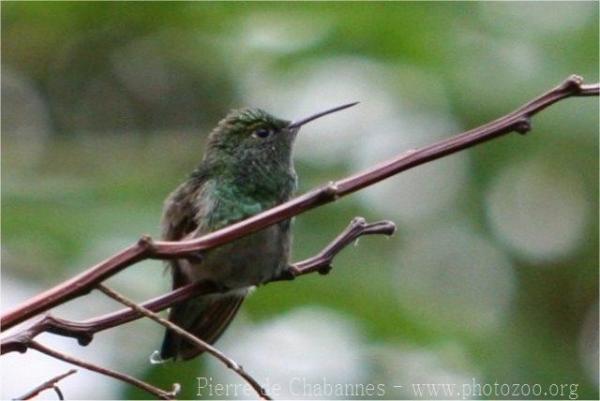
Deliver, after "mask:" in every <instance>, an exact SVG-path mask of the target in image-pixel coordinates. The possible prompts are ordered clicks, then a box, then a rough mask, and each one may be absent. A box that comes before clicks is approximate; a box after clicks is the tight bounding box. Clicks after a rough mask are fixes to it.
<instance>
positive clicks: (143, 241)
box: [138, 234, 154, 253]
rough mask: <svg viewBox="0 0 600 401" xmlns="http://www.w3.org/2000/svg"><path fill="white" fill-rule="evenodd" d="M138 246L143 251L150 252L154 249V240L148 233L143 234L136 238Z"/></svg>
mask: <svg viewBox="0 0 600 401" xmlns="http://www.w3.org/2000/svg"><path fill="white" fill-rule="evenodd" d="M138 246H139V247H141V248H142V249H143V250H144V251H145V252H149V253H152V252H153V251H154V240H153V239H152V237H150V236H149V235H148V234H144V235H142V236H141V237H140V239H139V240H138Z"/></svg>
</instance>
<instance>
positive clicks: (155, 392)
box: [29, 341, 177, 400]
mask: <svg viewBox="0 0 600 401" xmlns="http://www.w3.org/2000/svg"><path fill="white" fill-rule="evenodd" d="M29 348H33V349H34V350H36V351H39V352H41V353H43V354H46V355H49V356H51V357H53V358H56V359H60V360H61V361H65V362H68V363H70V364H73V365H76V366H79V367H82V368H84V369H87V370H91V371H93V372H96V373H100V374H101V375H105V376H109V377H112V378H113V379H117V380H120V381H122V382H125V383H128V384H131V385H133V386H135V387H137V388H139V389H141V390H144V391H145V392H147V393H149V394H152V396H154V397H157V398H160V399H163V400H171V399H174V398H175V395H176V394H175V392H176V389H177V386H174V390H173V391H170V392H169V391H164V390H161V389H160V388H158V387H154V386H153V385H151V384H148V383H146V382H144V381H141V380H139V379H136V378H135V377H133V376H129V375H127V374H125V373H120V372H117V371H114V370H111V369H107V368H104V367H102V366H98V365H96V364H93V363H90V362H86V361H84V360H81V359H78V358H75V357H73V356H70V355H67V354H64V353H62V352H60V351H56V350H54V349H52V348H48V347H46V346H45V345H42V344H40V343H38V342H37V341H31V343H30V344H29Z"/></svg>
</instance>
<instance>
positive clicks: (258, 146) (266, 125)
mask: <svg viewBox="0 0 600 401" xmlns="http://www.w3.org/2000/svg"><path fill="white" fill-rule="evenodd" d="M357 103H358V102H355V103H349V104H345V105H342V106H338V107H335V108H332V109H328V110H325V111H322V112H319V113H316V114H313V115H311V116H309V117H306V118H303V119H300V120H298V121H295V122H290V121H287V120H283V119H280V118H277V117H274V116H272V115H271V114H269V113H267V112H265V111H263V110H261V109H254V108H246V109H239V110H232V111H231V112H229V113H228V114H227V115H226V116H225V118H224V119H222V120H221V121H220V122H219V123H218V124H217V126H216V127H215V128H214V129H213V130H212V132H211V133H210V135H209V136H208V140H207V144H206V147H205V152H204V156H203V158H202V161H201V162H200V164H199V165H198V167H197V168H196V169H195V170H193V172H192V173H191V174H190V175H189V177H188V178H187V179H186V180H185V181H184V182H183V183H182V184H181V185H179V186H178V187H177V188H176V189H175V191H173V192H172V193H171V194H170V195H169V196H168V197H167V199H166V201H165V204H164V209H163V216H162V222H161V226H162V239H164V240H167V241H180V240H188V239H192V238H197V237H201V236H203V235H206V234H208V233H210V232H212V231H216V230H218V229H220V228H223V227H225V226H228V225H230V224H233V223H235V222H237V221H240V220H244V219H246V218H248V217H250V216H253V215H255V214H257V213H260V212H262V211H264V210H267V209H269V208H272V207H274V206H276V205H278V204H280V203H283V202H286V201H287V200H289V199H290V197H291V196H292V194H293V193H294V191H295V189H296V187H297V176H296V172H295V170H294V164H293V160H292V150H293V146H294V142H295V139H296V136H297V134H298V132H299V130H300V128H301V127H302V126H303V125H305V124H306V123H308V122H310V121H313V120H316V119H318V118H320V117H323V116H325V115H327V114H331V113H334V112H337V111H340V110H343V109H346V108H348V107H351V106H354V105H356V104H357ZM291 238H292V237H291V230H290V220H285V221H282V222H280V223H277V224H275V225H272V226H270V227H267V228H264V229H262V230H260V231H257V232H255V233H252V234H250V235H247V236H245V237H242V238H239V239H237V240H235V241H232V242H230V243H227V244H224V245H221V246H219V247H217V248H213V249H210V250H208V251H206V252H204V253H202V255H201V257H198V258H187V259H176V260H172V261H170V262H169V266H168V267H169V268H170V271H171V276H172V283H173V289H176V288H179V287H181V286H184V285H187V284H190V283H193V282H197V281H201V280H207V281H210V282H212V283H213V284H215V285H216V286H217V288H219V289H221V290H222V291H221V292H219V293H215V294H208V295H201V296H198V297H196V298H193V299H189V300H186V301H184V302H181V303H179V304H176V305H175V306H173V307H172V308H171V309H170V311H169V320H170V321H172V322H173V323H175V324H177V325H178V326H180V327H182V328H183V329H185V330H187V331H189V332H190V333H192V334H194V335H195V336H197V337H199V338H201V339H202V340H203V341H205V342H207V343H209V344H213V343H214V342H215V341H217V339H218V338H219V337H220V336H221V334H223V332H224V331H225V329H226V328H227V326H228V325H229V323H230V322H231V321H232V319H233V318H234V316H235V314H236V313H237V311H238V309H239V308H240V306H241V304H242V302H243V301H244V299H245V298H246V296H247V295H248V293H249V291H250V290H251V289H252V288H254V287H255V286H258V285H260V284H264V283H266V282H268V281H270V280H272V279H273V278H276V277H280V276H281V275H282V274H285V270H286V269H288V268H289V255H290V247H291ZM201 353H202V350H201V349H198V347H197V346H195V345H194V344H192V343H190V342H188V341H186V340H185V339H184V338H182V337H181V336H179V335H177V334H176V333H175V332H172V331H170V330H168V329H167V331H166V333H165V336H164V340H163V343H162V347H161V350H160V360H163V361H164V360H168V359H173V360H188V359H192V358H194V357H196V356H198V355H199V354H201Z"/></svg>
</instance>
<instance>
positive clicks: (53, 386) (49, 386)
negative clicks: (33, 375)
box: [15, 369, 77, 400]
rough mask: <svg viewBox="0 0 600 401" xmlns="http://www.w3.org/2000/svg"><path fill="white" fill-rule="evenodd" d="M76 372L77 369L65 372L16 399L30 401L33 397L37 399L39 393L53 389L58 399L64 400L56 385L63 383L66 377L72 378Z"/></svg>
mask: <svg viewBox="0 0 600 401" xmlns="http://www.w3.org/2000/svg"><path fill="white" fill-rule="evenodd" d="M76 372H77V369H71V370H69V371H68V372H65V373H62V374H60V375H58V376H55V377H53V378H52V379H50V380H46V381H45V382H43V383H42V384H40V385H39V386H37V387H36V388H34V389H33V390H30V391H28V392H27V393H25V394H23V395H22V396H20V397H17V398H15V399H16V400H30V399H32V398H33V397H35V396H36V395H38V394H39V393H41V392H42V391H45V390H50V389H53V390H54V391H56V393H57V394H58V398H59V399H60V400H64V397H63V395H62V392H61V391H60V390H59V389H58V386H57V384H56V383H58V382H59V381H61V380H62V379H64V378H65V377H68V376H71V375H72V374H74V373H76Z"/></svg>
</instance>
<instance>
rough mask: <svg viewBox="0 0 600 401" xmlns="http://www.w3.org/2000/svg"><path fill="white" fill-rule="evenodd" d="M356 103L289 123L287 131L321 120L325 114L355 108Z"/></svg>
mask: <svg viewBox="0 0 600 401" xmlns="http://www.w3.org/2000/svg"><path fill="white" fill-rule="evenodd" d="M358 103H359V102H354V103H348V104H344V105H342V106H337V107H334V108H333V109H329V110H325V111H321V112H319V113H317V114H313V115H312V116H310V117H306V118H303V119H301V120H298V121H294V122H293V123H291V124H290V125H289V126H288V129H294V128H300V127H301V126H303V125H304V124H306V123H308V122H311V121H313V120H316V119H317V118H321V117H323V116H326V115H327V114H331V113H335V112H336V111H340V110H344V109H347V108H348V107H352V106H356V105H357V104H358Z"/></svg>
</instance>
